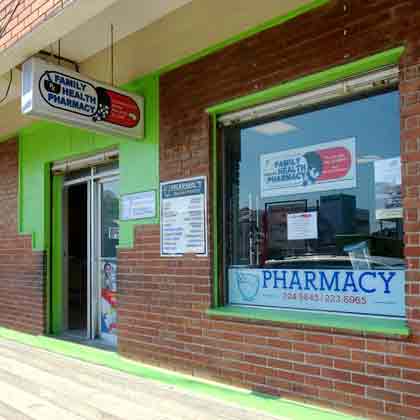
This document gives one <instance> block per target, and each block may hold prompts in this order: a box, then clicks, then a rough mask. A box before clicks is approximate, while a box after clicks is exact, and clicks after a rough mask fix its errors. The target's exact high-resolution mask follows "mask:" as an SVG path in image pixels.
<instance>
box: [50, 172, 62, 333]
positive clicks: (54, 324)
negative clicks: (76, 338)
mask: <svg viewBox="0 0 420 420" xmlns="http://www.w3.org/2000/svg"><path fill="white" fill-rule="evenodd" d="M63 181H64V176H63V175H54V176H52V200H51V203H52V206H51V244H50V249H51V270H50V273H51V275H50V281H49V285H48V286H49V291H50V305H49V308H50V312H49V316H50V331H49V333H51V334H54V335H57V334H60V333H61V332H63V307H64V304H63Z"/></svg>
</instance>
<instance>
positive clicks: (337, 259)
mask: <svg viewBox="0 0 420 420" xmlns="http://www.w3.org/2000/svg"><path fill="white" fill-rule="evenodd" d="M399 115H400V114H399V94H398V92H397V91H392V92H387V93H382V94H379V95H375V96H370V97H367V98H362V99H358V100H354V101H352V102H347V103H343V104H340V105H335V106H330V107H328V108H323V109H317V110H312V111H309V112H306V113H302V114H299V115H294V116H290V117H287V118H282V119H279V118H277V119H275V120H274V121H269V122H263V123H261V122H259V123H254V124H252V125H248V126H246V127H230V128H226V129H225V136H224V137H225V146H224V153H225V162H226V167H225V179H226V180H227V181H226V184H227V185H226V193H227V194H226V201H225V211H226V213H225V214H226V216H227V217H226V220H225V238H226V261H227V265H228V266H230V267H232V266H247V267H260V268H264V267H275V268H285V269H294V268H296V269H328V268H331V269H343V270H345V269H354V270H362V269H372V270H373V269H385V270H386V269H394V270H395V269H404V258H403V223H402V204H401V164H400V126H399V124H400V120H399ZM227 268H228V267H227Z"/></svg>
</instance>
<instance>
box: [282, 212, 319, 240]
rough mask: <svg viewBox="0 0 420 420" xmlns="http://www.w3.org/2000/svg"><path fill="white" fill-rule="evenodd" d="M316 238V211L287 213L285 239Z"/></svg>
mask: <svg viewBox="0 0 420 420" xmlns="http://www.w3.org/2000/svg"><path fill="white" fill-rule="evenodd" d="M302 239H318V213H317V212H316V211H310V212H306V213H289V214H288V215H287V240H288V241H298V240H302Z"/></svg>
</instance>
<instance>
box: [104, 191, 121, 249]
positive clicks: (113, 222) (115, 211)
mask: <svg viewBox="0 0 420 420" xmlns="http://www.w3.org/2000/svg"><path fill="white" fill-rule="evenodd" d="M118 217H119V198H118V195H117V194H116V193H115V192H114V191H112V190H104V191H103V194H102V255H103V256H106V257H116V245H117V244H118V240H117V239H110V238H109V228H110V227H115V228H117V227H118V223H117V221H118Z"/></svg>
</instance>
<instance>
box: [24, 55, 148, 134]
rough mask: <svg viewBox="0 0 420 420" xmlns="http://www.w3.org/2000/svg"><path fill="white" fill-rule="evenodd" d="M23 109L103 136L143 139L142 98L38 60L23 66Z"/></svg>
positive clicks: (35, 59) (31, 113)
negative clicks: (103, 134)
mask: <svg viewBox="0 0 420 420" xmlns="http://www.w3.org/2000/svg"><path fill="white" fill-rule="evenodd" d="M21 109H22V113H23V114H25V115H30V116H34V117H40V118H43V119H47V120H52V121H58V122H61V123H63V124H67V125H70V126H73V127H81V128H85V129H90V130H94V131H97V132H100V133H105V134H114V135H118V136H124V137H129V138H134V139H141V138H142V137H143V136H144V100H143V98H142V97H141V96H138V95H133V94H131V93H128V92H124V91H122V90H119V89H116V88H114V87H112V86H108V85H106V84H103V83H98V82H96V81H94V80H91V79H89V78H87V77H85V76H83V75H81V74H79V73H76V72H74V71H71V70H68V69H67V68H65V67H62V66H57V65H54V64H50V63H48V62H46V61H44V60H41V59H39V58H31V59H30V60H28V61H26V62H25V63H24V65H23V72H22V98H21Z"/></svg>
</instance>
